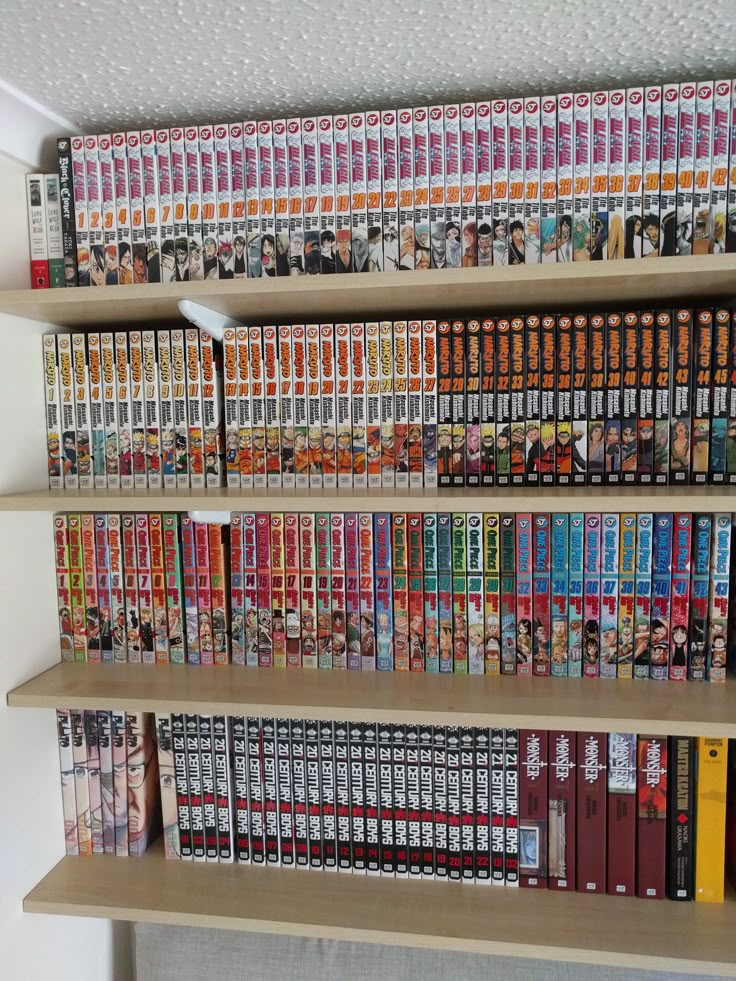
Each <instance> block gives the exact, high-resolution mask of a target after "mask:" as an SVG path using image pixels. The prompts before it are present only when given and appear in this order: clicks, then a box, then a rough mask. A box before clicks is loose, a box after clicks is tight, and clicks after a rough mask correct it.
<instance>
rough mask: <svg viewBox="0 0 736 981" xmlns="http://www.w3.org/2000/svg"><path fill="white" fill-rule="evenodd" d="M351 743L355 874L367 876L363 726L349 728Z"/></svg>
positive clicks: (352, 851) (355, 723) (351, 821)
mask: <svg viewBox="0 0 736 981" xmlns="http://www.w3.org/2000/svg"><path fill="white" fill-rule="evenodd" d="M348 730H349V742H350V825H351V827H350V831H351V837H352V845H351V855H352V869H353V872H359V873H360V874H365V871H366V865H367V862H366V846H365V764H364V761H363V726H362V724H361V723H360V722H352V723H351V724H350V725H349V726H348Z"/></svg>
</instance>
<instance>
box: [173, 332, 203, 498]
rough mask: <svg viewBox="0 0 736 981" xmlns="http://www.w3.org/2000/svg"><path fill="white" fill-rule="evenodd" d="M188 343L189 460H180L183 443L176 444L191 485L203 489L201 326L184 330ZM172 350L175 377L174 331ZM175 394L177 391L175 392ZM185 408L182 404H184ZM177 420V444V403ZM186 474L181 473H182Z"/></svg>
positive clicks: (175, 411)
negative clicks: (197, 328) (181, 444)
mask: <svg viewBox="0 0 736 981" xmlns="http://www.w3.org/2000/svg"><path fill="white" fill-rule="evenodd" d="M184 344H185V364H184V372H185V378H186V381H185V388H186V394H187V399H186V420H187V423H188V430H187V437H188V443H189V455H188V458H187V460H186V461H183V462H182V463H181V464H180V463H179V457H180V455H181V454H182V452H183V450H184V448H183V446H182V447H181V448H179V447H178V446H177V470H179V469H180V467H181V469H183V468H184V467H185V466H187V467H188V469H189V474H190V480H191V486H192V487H193V488H198V489H202V488H204V486H205V483H206V477H205V460H204V449H203V446H204V432H203V426H204V422H203V401H202V370H201V360H200V335H199V331H198V330H191V329H190V330H186V331H185V332H184ZM172 354H173V356H174V377H175V378H176V338H175V332H174V331H172ZM175 398H176V394H175ZM182 408H183V406H182ZM174 413H175V420H176V421H177V444H178V442H179V432H178V430H179V426H178V418H177V407H176V403H175V405H174ZM181 476H183V475H182V474H180V477H181Z"/></svg>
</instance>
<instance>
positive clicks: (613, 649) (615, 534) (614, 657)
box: [600, 514, 620, 678]
mask: <svg viewBox="0 0 736 981" xmlns="http://www.w3.org/2000/svg"><path fill="white" fill-rule="evenodd" d="M619 539H620V516H619V515H618V514H604V515H602V520H601V588H600V596H601V618H600V677H601V678H615V677H616V676H617V672H618V654H619V612H618V607H619V569H620V566H619V558H620V557H619Z"/></svg>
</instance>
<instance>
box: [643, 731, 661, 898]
mask: <svg viewBox="0 0 736 981" xmlns="http://www.w3.org/2000/svg"><path fill="white" fill-rule="evenodd" d="M636 783H637V787H636V796H637V822H636V823H637V828H636V894H637V896H639V897H640V898H641V899H664V897H665V875H666V857H665V856H666V849H667V823H666V818H667V739H666V737H659V736H639V737H638V739H637V781H636Z"/></svg>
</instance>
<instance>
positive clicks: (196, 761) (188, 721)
mask: <svg viewBox="0 0 736 981" xmlns="http://www.w3.org/2000/svg"><path fill="white" fill-rule="evenodd" d="M185 726H186V739H187V774H188V776H189V813H190V815H191V820H192V854H193V855H194V861H195V862H204V861H205V860H206V849H205V838H204V808H203V804H202V766H201V761H200V756H199V724H198V719H197V716H196V715H187V716H186V718H185Z"/></svg>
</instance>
